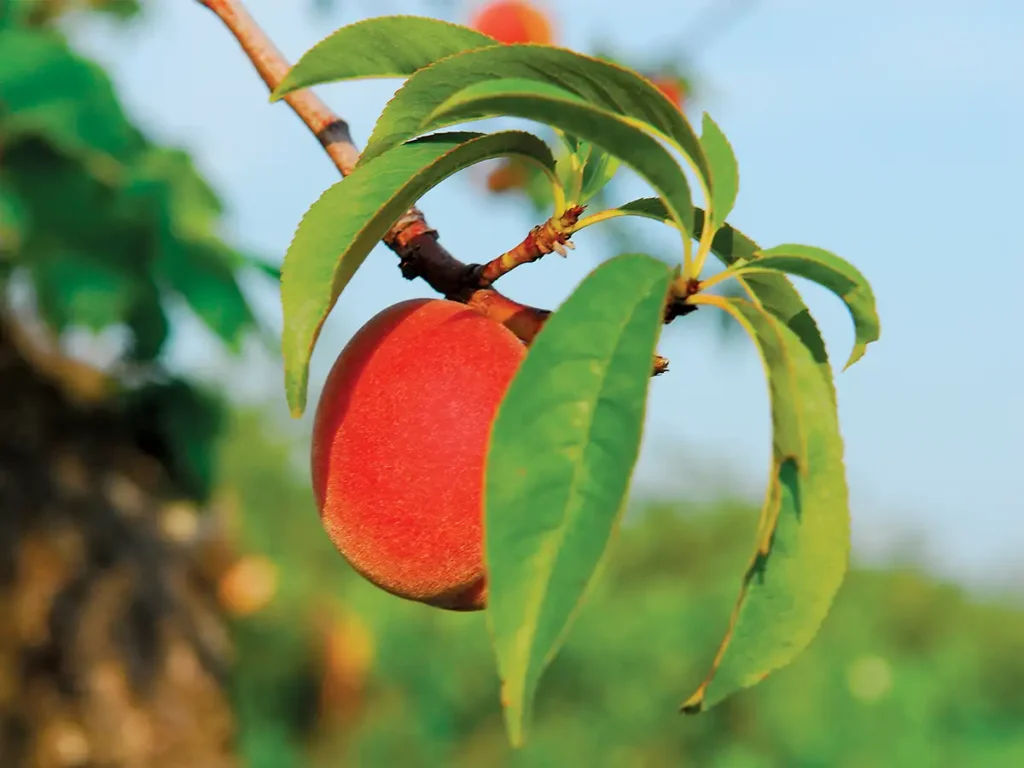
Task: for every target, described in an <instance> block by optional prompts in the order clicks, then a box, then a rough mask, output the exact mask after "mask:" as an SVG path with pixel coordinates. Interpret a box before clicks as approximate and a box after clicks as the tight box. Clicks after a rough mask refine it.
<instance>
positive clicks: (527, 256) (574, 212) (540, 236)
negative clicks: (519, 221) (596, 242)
mask: <svg viewBox="0 0 1024 768" xmlns="http://www.w3.org/2000/svg"><path fill="white" fill-rule="evenodd" d="M583 210H584V209H583V206H582V205H575V206H573V207H572V208H569V209H568V210H567V211H565V212H564V213H562V215H561V216H552V217H551V218H550V219H548V220H547V221H545V222H544V223H543V224H538V225H537V226H536V227H534V228H533V229H531V230H530V234H528V235H527V236H526V238H525V239H524V240H523V241H522V242H521V243H519V245H517V246H516V247H515V248H513V249H512V250H511V251H506V252H505V253H503V254H501V256H498V257H497V258H495V259H491V261H489V262H487V263H486V264H484V265H483V266H482V267H481V268H480V271H479V280H478V282H477V285H479V286H480V287H481V288H486V287H489V286H490V285H491V284H492V283H493V282H494V281H495V280H497V279H498V278H499V277H501V276H502V275H507V274H508V273H509V272H511V271H512V270H513V269H515V268H516V267H518V266H521V265H523V264H528V263H530V262H531V261H536V260H537V259H539V258H541V257H542V256H546V255H547V254H549V253H551V252H553V251H554V252H557V253H558V254H559V255H561V256H565V249H566V247H569V248H572V247H574V246H573V244H572V243H571V242H569V237H570V236H571V232H572V228H573V226H575V224H576V221H577V219H579V216H580V214H581V213H583Z"/></svg>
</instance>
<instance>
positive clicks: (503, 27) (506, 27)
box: [469, 0, 554, 45]
mask: <svg viewBox="0 0 1024 768" xmlns="http://www.w3.org/2000/svg"><path fill="white" fill-rule="evenodd" d="M469 26H471V27H472V28H473V29H475V30H476V31H477V32H482V33H483V34H485V35H489V36H491V37H493V38H494V39H495V40H497V41H498V42H499V43H505V44H506V45H512V44H515V43H540V44H542V45H551V44H552V41H553V40H554V32H553V30H552V27H551V22H550V21H549V20H548V18H547V16H546V15H545V14H544V13H543V12H542V11H541V10H540V9H539V8H537V7H536V6H534V5H532V4H531V3H528V2H525V0H496V2H492V3H488V4H487V5H485V6H484V7H483V8H481V9H480V10H478V11H477V12H476V14H474V16H473V18H472V20H471V21H470V23H469Z"/></svg>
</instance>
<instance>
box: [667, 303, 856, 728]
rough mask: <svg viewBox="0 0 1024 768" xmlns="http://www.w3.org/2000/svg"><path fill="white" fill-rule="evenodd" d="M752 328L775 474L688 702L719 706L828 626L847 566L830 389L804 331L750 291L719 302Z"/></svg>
mask: <svg viewBox="0 0 1024 768" xmlns="http://www.w3.org/2000/svg"><path fill="white" fill-rule="evenodd" d="M720 305H721V306H722V308H723V309H726V311H728V312H729V313H730V314H731V315H733V317H735V318H736V320H738V321H739V323H740V324H741V325H742V326H743V327H744V328H745V329H746V330H747V331H748V332H749V333H750V335H751V336H752V337H753V338H754V340H755V341H756V343H757V346H758V350H759V352H760V354H761V358H762V361H763V362H764V367H765V371H766V373H767V375H768V383H769V388H770V391H771V407H772V425H773V441H772V442H773V450H772V456H773V458H772V475H771V478H770V482H769V488H768V493H767V498H766V501H765V506H764V509H763V511H762V516H761V521H760V526H759V531H758V537H757V538H758V548H757V552H756V553H755V555H754V558H753V560H752V562H751V565H750V567H749V569H748V571H747V573H746V575H745V577H744V581H743V587H742V589H741V592H740V597H739V600H738V602H737V605H736V609H735V611H734V613H733V617H732V621H731V622H730V627H729V631H728V632H727V634H726V637H725V640H724V641H723V643H722V646H721V648H720V649H719V652H718V655H717V657H716V659H715V661H714V663H713V665H712V669H711V672H710V673H709V675H708V677H707V678H706V679H705V681H704V682H703V683H702V684H701V686H700V687H699V688H698V690H697V692H696V693H694V695H693V696H692V697H691V698H690V699H689V700H688V701H687V702H686V703H685V704H684V705H683V709H684V711H686V712H689V713H695V712H699V711H701V710H703V709H707V708H709V707H712V706H714V705H715V704H716V703H718V702H720V701H722V700H723V699H724V698H726V697H727V696H729V695H731V694H732V693H734V692H736V691H738V690H740V689H742V688H746V687H749V686H751V685H754V684H756V683H758V682H760V681H761V680H762V679H764V677H765V676H766V675H767V674H769V673H770V672H772V671H773V670H776V669H778V668H780V667H782V666H785V665H786V664H788V663H790V662H791V661H792V660H793V659H794V658H795V657H796V656H797V655H798V654H800V653H801V652H802V651H803V650H804V649H805V648H806V647H807V645H808V644H809V643H810V642H811V640H812V639H813V638H814V636H815V635H816V634H817V632H818V629H819V628H820V627H821V624H822V622H823V621H824V619H825V616H826V615H827V613H828V610H829V608H830V606H831V605H832V601H833V599H834V597H835V595H836V593H837V591H838V590H839V586H840V584H841V583H842V581H843V577H844V575H845V573H846V568H847V563H848V560H849V546H850V514H849V505H848V490H847V486H846V477H845V472H844V468H843V443H842V438H841V437H840V433H839V422H838V417H837V413H836V406H835V401H834V399H833V393H832V390H831V389H830V388H829V386H828V385H827V383H826V381H825V379H824V378H823V377H822V375H821V372H820V370H819V369H818V366H817V363H816V360H815V358H814V356H813V355H812V353H811V351H810V350H808V349H807V347H806V346H804V344H803V342H802V341H801V339H800V337H799V336H797V335H796V334H795V333H794V332H793V331H792V330H790V328H789V327H788V326H786V325H785V324H784V323H782V322H780V320H779V319H778V318H777V317H775V316H774V315H773V314H771V313H770V312H768V311H766V310H764V309H762V308H760V307H758V306H756V305H755V304H753V303H751V302H749V301H746V300H744V299H722V300H721V304H720Z"/></svg>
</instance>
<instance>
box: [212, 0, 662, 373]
mask: <svg viewBox="0 0 1024 768" xmlns="http://www.w3.org/2000/svg"><path fill="white" fill-rule="evenodd" d="M198 2H199V3H200V4H201V5H204V6H206V7H207V8H209V9H210V10H211V11H213V12H214V13H215V14H216V15H217V17H218V18H219V19H220V20H221V21H222V22H223V23H224V25H225V26H226V27H227V28H228V30H229V31H230V32H231V34H232V35H234V37H235V40H236V41H237V42H238V44H239V45H240V46H241V47H242V50H243V51H245V54H246V55H247V56H248V57H249V60H250V61H251V62H252V64H253V66H254V67H255V68H256V71H257V72H258V73H259V75H260V77H261V78H263V82H264V83H266V85H267V88H269V89H270V90H274V88H276V87H277V85H278V83H280V82H281V80H282V79H283V78H284V76H285V74H286V73H287V72H288V70H289V68H290V66H291V65H290V64H289V63H288V61H287V59H285V57H284V54H282V53H281V51H279V50H278V49H277V47H276V46H275V45H274V43H273V42H271V40H270V38H269V37H267V35H266V33H264V32H263V30H262V29H261V28H260V26H259V24H257V23H256V20H255V19H254V18H253V17H252V16H251V15H250V14H249V12H248V11H247V10H246V8H245V6H244V5H243V4H242V3H241V0H198ZM284 100H285V101H286V102H287V103H288V106H290V107H291V108H292V110H293V111H294V112H295V114H296V115H298V116H299V118H300V119H301V120H302V122H303V123H305V124H306V127H307V128H309V130H310V131H311V132H312V133H313V135H314V136H316V137H317V139H318V140H319V141H320V144H322V145H323V148H324V150H325V151H326V152H327V154H328V155H329V156H330V158H331V160H332V161H333V162H334V165H335V166H336V167H337V168H338V170H339V171H340V172H341V175H342V176H348V175H349V174H350V173H352V170H353V169H354V168H355V166H356V163H357V162H358V160H359V150H358V149H357V148H356V145H355V143H354V142H353V141H352V134H351V133H350V131H349V127H348V123H346V122H345V121H344V120H342V119H341V118H340V117H338V116H337V115H336V114H334V112H332V111H331V109H330V107H328V106H327V105H326V104H325V103H324V102H323V101H322V100H321V99H320V98H319V97H317V96H316V95H314V94H313V92H312V91H310V90H308V89H307V90H302V91H296V92H294V93H290V94H289V95H287V96H285V98H284ZM582 212H583V209H582V208H580V209H579V210H575V209H570V210H569V211H567V212H566V214H565V216H568V217H570V218H572V219H573V221H572V222H571V223H569V224H568V226H571V224H574V223H575V219H576V218H578V217H579V215H580V214H581V213H582ZM564 218H565V217H562V219H564ZM561 224H562V221H559V222H555V223H554V225H552V222H550V221H549V222H547V223H546V224H543V225H541V226H540V227H535V228H534V230H533V231H531V232H530V235H528V236H527V238H526V240H524V242H523V243H521V244H520V246H519V247H517V248H516V249H513V251H510V252H509V254H503V255H502V256H499V257H498V258H497V259H494V260H493V261H491V262H489V263H488V264H485V265H483V266H482V267H481V266H480V265H467V264H464V263H463V262H461V261H459V260H458V259H457V258H455V257H454V256H452V254H450V253H449V252H448V251H447V250H446V249H445V247H444V246H443V245H441V243H440V242H439V241H438V239H437V232H436V230H434V229H433V228H431V226H430V225H429V224H428V223H427V220H426V218H425V217H424V215H423V212H422V211H420V210H419V209H418V208H415V207H413V208H410V209H409V210H408V211H406V213H405V214H404V215H403V216H402V217H401V218H400V219H399V220H398V221H396V222H395V224H394V225H393V226H392V227H391V229H390V230H389V231H388V232H387V234H386V235H384V238H383V240H384V244H385V245H387V246H388V247H389V248H390V249H391V250H392V251H394V252H395V253H396V254H397V255H398V258H399V266H400V267H401V270H402V275H403V276H404V277H405V278H407V279H409V280H412V279H415V278H417V277H420V278H423V280H425V281H426V282H427V284H428V285H429V286H430V287H431V288H433V289H434V290H435V291H437V292H438V293H440V294H441V295H442V296H444V297H445V298H447V299H450V300H452V301H458V302H461V303H463V304H466V305H468V306H470V307H472V308H473V309H475V310H476V311H477V312H480V313H481V314H482V315H485V316H486V317H489V318H491V319H492V320H495V321H496V322H499V323H501V324H502V325H504V326H505V327H506V328H508V329H509V330H510V331H512V333H514V334H515V335H516V336H518V337H519V338H520V339H522V341H524V342H525V343H529V342H531V341H532V340H533V338H534V337H535V336H536V335H537V333H539V332H540V329H541V327H542V326H543V325H544V321H545V320H546V319H547V318H548V316H549V315H550V314H551V313H550V312H549V311H548V310H546V309H538V308H536V307H531V306H527V305H525V304H520V303H519V302H518V301H514V300H513V299H510V298H508V297H507V296H505V295H503V294H501V293H499V292H498V291H496V290H494V289H493V288H491V287H489V286H490V284H491V283H493V282H494V280H496V279H497V278H498V277H500V276H501V275H503V274H505V273H507V272H508V271H510V270H511V269H514V268H515V267H516V266H518V265H519V264H525V263H527V262H529V261H534V260H536V259H539V258H540V257H541V256H543V255H544V254H545V253H550V252H551V251H552V250H558V249H559V248H561V247H563V246H564V244H565V243H566V242H567V241H568V235H566V234H564V233H560V232H558V231H556V230H557V229H558V228H559V227H560V225H561ZM549 225H552V226H551V227H550V228H551V230H552V231H551V232H548V231H547V230H546V229H545V228H546V227H549ZM549 234H550V235H551V237H548V235H549ZM544 249H547V250H544ZM666 370H668V361H667V360H666V359H665V358H663V357H656V358H655V361H654V374H655V375H657V374H659V373H664V371H666Z"/></svg>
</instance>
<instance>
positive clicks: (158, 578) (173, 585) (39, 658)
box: [0, 317, 236, 768]
mask: <svg viewBox="0 0 1024 768" xmlns="http://www.w3.org/2000/svg"><path fill="white" fill-rule="evenodd" d="M14 328H15V326H13V324H12V321H11V320H10V318H7V317H0V382H2V397H0V764H2V765H3V766H4V768H21V767H22V766H25V767H26V768H29V767H31V768H57V767H58V766H86V765H88V766H99V765H103V766H110V767H111V768H122V767H123V768H134V767H136V766H138V767H139V768H142V766H145V767H146V768H165V767H166V768H171V767H172V766H174V767H175V768H178V767H179V766H185V765H188V766H197V768H198V767H203V768H205V767H207V766H208V767H209V768H228V767H229V766H234V765H235V764H236V763H235V759H234V757H233V745H232V728H233V726H232V716H231V709H230V704H229V701H228V696H227V694H226V691H225V687H224V678H225V674H226V669H227V665H228V660H229V653H230V648H229V638H228V635H227V632H226V628H225V624H224V622H223V621H222V619H221V617H220V614H219V609H218V607H217V606H216V603H215V601H214V587H213V584H212V579H211V578H210V577H209V576H208V575H207V574H205V573H204V569H203V566H202V562H201V559H200V556H199V550H197V549H196V548H195V546H194V543H195V542H194V541H189V536H190V532H194V531H195V529H196V527H195V526H194V525H190V524H189V523H190V522H195V521H196V519H197V518H196V517H195V515H196V514H197V510H196V509H195V508H194V506H192V505H191V504H189V503H188V502H186V501H184V500H183V499H181V498H180V494H178V493H177V491H176V489H175V487H174V484H173V482H172V481H171V480H170V479H169V476H168V473H167V471H166V470H165V468H164V467H163V466H162V465H161V463H160V462H159V461H158V460H156V459H155V458H154V457H153V456H151V455H148V453H147V451H146V450H144V449H143V448H142V447H140V441H139V439H138V435H137V434H136V429H135V427H136V425H133V424H131V423H127V422H126V420H125V419H124V417H123V416H122V415H121V414H119V413H118V412H117V410H115V409H114V408H112V407H110V406H109V405H107V404H106V403H109V402H110V401H109V400H103V399H101V400H99V401H97V402H93V403H91V404H84V403H83V402H82V398H80V397H72V396H69V394H68V392H67V390H66V388H65V387H63V386H61V385H60V384H59V383H58V382H56V381H54V380H53V379H52V378H51V375H52V372H53V371H54V370H55V367H54V365H52V362H53V360H54V359H55V358H53V357H52V356H51V357H49V358H47V359H49V360H50V361H51V364H49V365H34V364H32V363H30V362H29V361H28V360H29V359H32V360H34V361H38V360H41V359H43V357H45V356H40V355H39V354H37V353H35V352H30V351H29V350H27V349H26V347H25V344H24V339H25V337H24V335H21V334H17V333H15V332H14ZM41 369H46V370H48V371H49V373H44V372H42V370H41ZM64 370H66V371H73V372H74V371H77V372H79V373H81V371H80V370H78V369H77V368H76V367H75V366H70V367H67V368H65V369H64ZM82 370H84V369H82ZM87 389H88V391H90V392H95V388H87ZM79 394H81V389H80V388H79ZM90 399H92V398H90ZM183 522H184V523H185V525H183V524H182V523H183Z"/></svg>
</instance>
